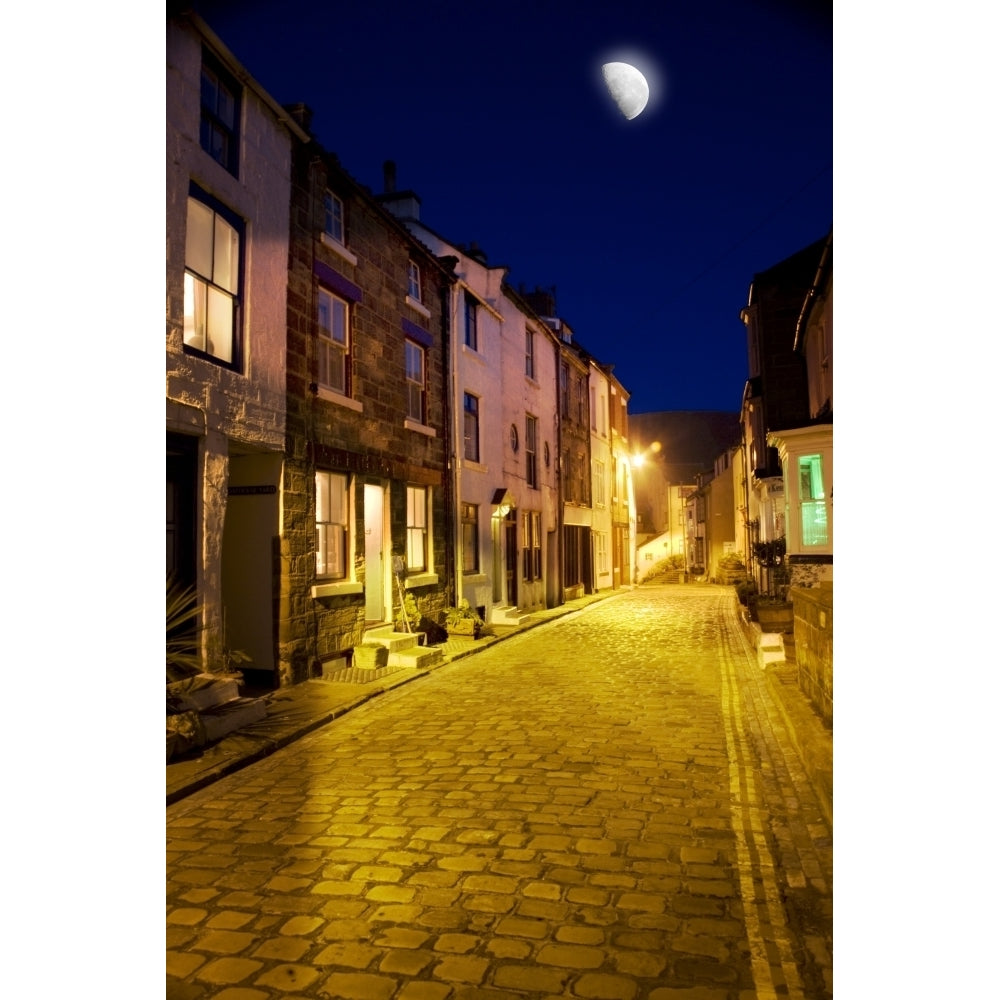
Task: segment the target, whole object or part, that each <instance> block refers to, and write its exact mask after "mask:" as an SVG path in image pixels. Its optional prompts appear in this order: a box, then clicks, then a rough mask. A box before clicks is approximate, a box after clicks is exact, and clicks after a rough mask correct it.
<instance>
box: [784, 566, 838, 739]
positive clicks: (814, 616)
mask: <svg viewBox="0 0 1000 1000" xmlns="http://www.w3.org/2000/svg"><path fill="white" fill-rule="evenodd" d="M789 597H790V599H791V601H792V605H793V607H794V609H795V659H796V661H797V663H798V668H799V687H800V688H801V689H802V691H803V692H804V693H805V695H806V697H808V699H809V701H810V702H811V703H812V705H813V707H814V708H815V709H816V711H817V712H818V713H819V715H820V718H822V720H823V722H824V723H826V725H828V726H832V725H833V584H832V583H830V582H823V583H820V585H819V586H818V587H808V588H807V587H793V588H792V590H791V591H789Z"/></svg>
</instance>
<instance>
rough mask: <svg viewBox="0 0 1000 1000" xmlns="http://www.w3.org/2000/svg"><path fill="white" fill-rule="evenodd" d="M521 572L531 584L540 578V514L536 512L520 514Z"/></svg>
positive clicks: (528, 511)
mask: <svg viewBox="0 0 1000 1000" xmlns="http://www.w3.org/2000/svg"><path fill="white" fill-rule="evenodd" d="M521 527H522V531H521V537H522V546H523V548H522V570H523V574H524V579H525V580H526V581H527V582H528V583H531V582H532V581H534V580H540V579H541V578H542V514H541V511H537V510H525V511H522V512H521Z"/></svg>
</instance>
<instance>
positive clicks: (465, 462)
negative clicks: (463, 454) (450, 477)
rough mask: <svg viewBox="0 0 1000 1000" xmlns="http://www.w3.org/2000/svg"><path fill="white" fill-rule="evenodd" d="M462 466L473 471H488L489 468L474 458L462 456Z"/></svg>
mask: <svg viewBox="0 0 1000 1000" xmlns="http://www.w3.org/2000/svg"><path fill="white" fill-rule="evenodd" d="M462 468H463V469H470V470H472V471H473V472H489V471H490V470H489V466H486V465H483V463H482V462H477V461H475V459H472V458H463V459H462Z"/></svg>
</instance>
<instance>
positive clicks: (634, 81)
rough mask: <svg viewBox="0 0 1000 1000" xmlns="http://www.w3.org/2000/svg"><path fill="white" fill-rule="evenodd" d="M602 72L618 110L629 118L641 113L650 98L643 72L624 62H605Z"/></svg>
mask: <svg viewBox="0 0 1000 1000" xmlns="http://www.w3.org/2000/svg"><path fill="white" fill-rule="evenodd" d="M601 73H602V74H603V75H604V84H605V86H606V87H607V88H608V93H609V94H611V96H612V97H613V98H614V101H615V104H617V105H618V110H619V111H620V112H621V113H622V114H623V115H624V116H625V117H626V118H628V119H629V120H631V119H633V118H635V117H636V116H637V115H639V114H640V113H641V112H642V109H643V108H644V107H645V106H646V102H647V101H648V100H649V84H648V83H646V78H645V77H644V76H643V75H642V73H640V72H639V71H638V70H637V69H636V68H635V67H634V66H630V65H629V64H628V63H624V62H609V63H605V64H604V65H603V66H602V67H601Z"/></svg>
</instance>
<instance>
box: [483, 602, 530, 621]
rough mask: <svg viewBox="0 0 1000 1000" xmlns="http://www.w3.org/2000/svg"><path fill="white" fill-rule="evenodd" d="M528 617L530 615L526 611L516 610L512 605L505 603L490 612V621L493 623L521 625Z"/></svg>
mask: <svg viewBox="0 0 1000 1000" xmlns="http://www.w3.org/2000/svg"><path fill="white" fill-rule="evenodd" d="M530 617H531V615H530V614H528V613H527V612H521V611H518V609H517V608H515V607H514V606H513V605H511V604H505V605H503V606H502V607H499V608H494V609H493V610H492V611H491V612H490V623H491V624H493V625H523V624H524V623H525V622H526V621H527V620H528V619H529V618H530Z"/></svg>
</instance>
